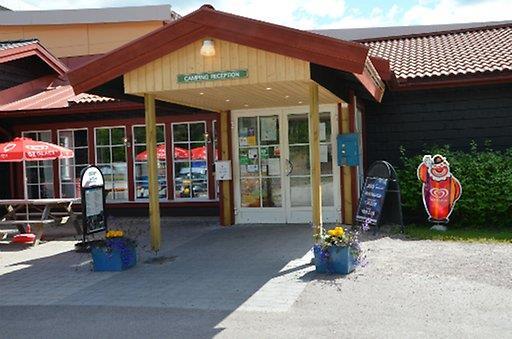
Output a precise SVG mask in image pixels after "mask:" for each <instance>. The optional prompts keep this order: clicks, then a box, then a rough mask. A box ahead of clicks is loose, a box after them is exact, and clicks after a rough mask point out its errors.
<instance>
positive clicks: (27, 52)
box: [0, 42, 68, 75]
mask: <svg viewBox="0 0 512 339" xmlns="http://www.w3.org/2000/svg"><path fill="white" fill-rule="evenodd" d="M31 56H36V57H38V58H40V59H41V60H42V61H43V62H45V63H46V64H47V65H48V66H49V67H50V68H52V69H53V70H54V71H55V72H56V73H57V74H59V75H64V74H65V73H66V72H67V71H68V68H67V67H66V66H65V65H64V64H63V63H62V62H60V61H59V59H57V58H56V57H54V56H53V55H52V54H51V53H50V52H49V51H48V50H46V49H45V48H44V47H43V46H42V45H40V44H39V43H38V42H34V43H32V44H29V45H24V46H19V47H13V48H7V49H4V50H0V64H1V63H5V62H9V61H14V60H18V59H23V58H28V57H31Z"/></svg>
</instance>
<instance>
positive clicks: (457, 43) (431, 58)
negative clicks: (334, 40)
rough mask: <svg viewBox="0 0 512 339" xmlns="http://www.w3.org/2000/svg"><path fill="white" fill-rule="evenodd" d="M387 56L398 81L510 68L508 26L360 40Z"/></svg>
mask: <svg viewBox="0 0 512 339" xmlns="http://www.w3.org/2000/svg"><path fill="white" fill-rule="evenodd" d="M364 43H365V45H367V46H368V47H370V55H372V56H378V57H382V58H385V59H388V60H389V61H390V63H391V70H392V71H393V72H394V74H395V76H396V77H397V79H398V81H399V82H403V81H405V80H412V79H423V78H428V79H430V80H434V79H436V78H437V77H443V76H454V75H455V76H456V75H471V74H479V73H487V74H489V73H492V72H503V71H512V26H510V25H509V26H505V27H495V28H485V27H482V28H480V29H474V30H466V31H456V32H444V33H439V34H432V35H428V36H416V37H411V36H409V37H398V38H389V39H381V40H378V39H376V40H373V41H366V42H364Z"/></svg>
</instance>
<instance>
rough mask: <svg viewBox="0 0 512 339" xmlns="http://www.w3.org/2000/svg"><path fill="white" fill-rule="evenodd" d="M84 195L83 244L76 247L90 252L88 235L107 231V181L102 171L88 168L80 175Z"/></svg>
mask: <svg viewBox="0 0 512 339" xmlns="http://www.w3.org/2000/svg"><path fill="white" fill-rule="evenodd" d="M80 188H81V194H82V234H83V242H82V243H79V244H77V245H76V248H77V250H79V251H88V250H89V247H90V246H89V245H90V244H89V243H87V241H86V237H87V235H90V234H93V233H97V232H102V231H105V230H106V229H107V217H106V213H105V180H104V178H103V174H102V173H101V171H100V169H99V168H98V167H96V166H92V165H91V166H88V167H86V168H84V169H83V170H82V173H81V174H80Z"/></svg>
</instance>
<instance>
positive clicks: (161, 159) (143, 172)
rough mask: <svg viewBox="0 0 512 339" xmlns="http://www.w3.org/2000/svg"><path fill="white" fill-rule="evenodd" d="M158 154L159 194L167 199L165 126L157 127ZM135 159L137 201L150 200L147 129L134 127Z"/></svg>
mask: <svg viewBox="0 0 512 339" xmlns="http://www.w3.org/2000/svg"><path fill="white" fill-rule="evenodd" d="M156 142H157V147H156V151H157V152H156V153H157V159H158V194H159V196H160V199H162V198H166V197H167V175H166V173H167V172H166V171H167V166H166V161H165V159H166V149H165V129H164V125H157V126H156ZM133 159H134V175H135V199H147V198H149V185H148V164H147V160H148V153H147V150H146V127H145V126H133Z"/></svg>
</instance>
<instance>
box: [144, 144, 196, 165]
mask: <svg viewBox="0 0 512 339" xmlns="http://www.w3.org/2000/svg"><path fill="white" fill-rule="evenodd" d="M156 155H157V157H158V160H165V158H166V156H165V144H162V145H158V146H157V148H156ZM174 158H175V159H188V151H187V150H186V149H184V148H181V147H174ZM135 160H137V161H147V160H148V151H143V152H140V153H139V154H137V155H136V156H135Z"/></svg>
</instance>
